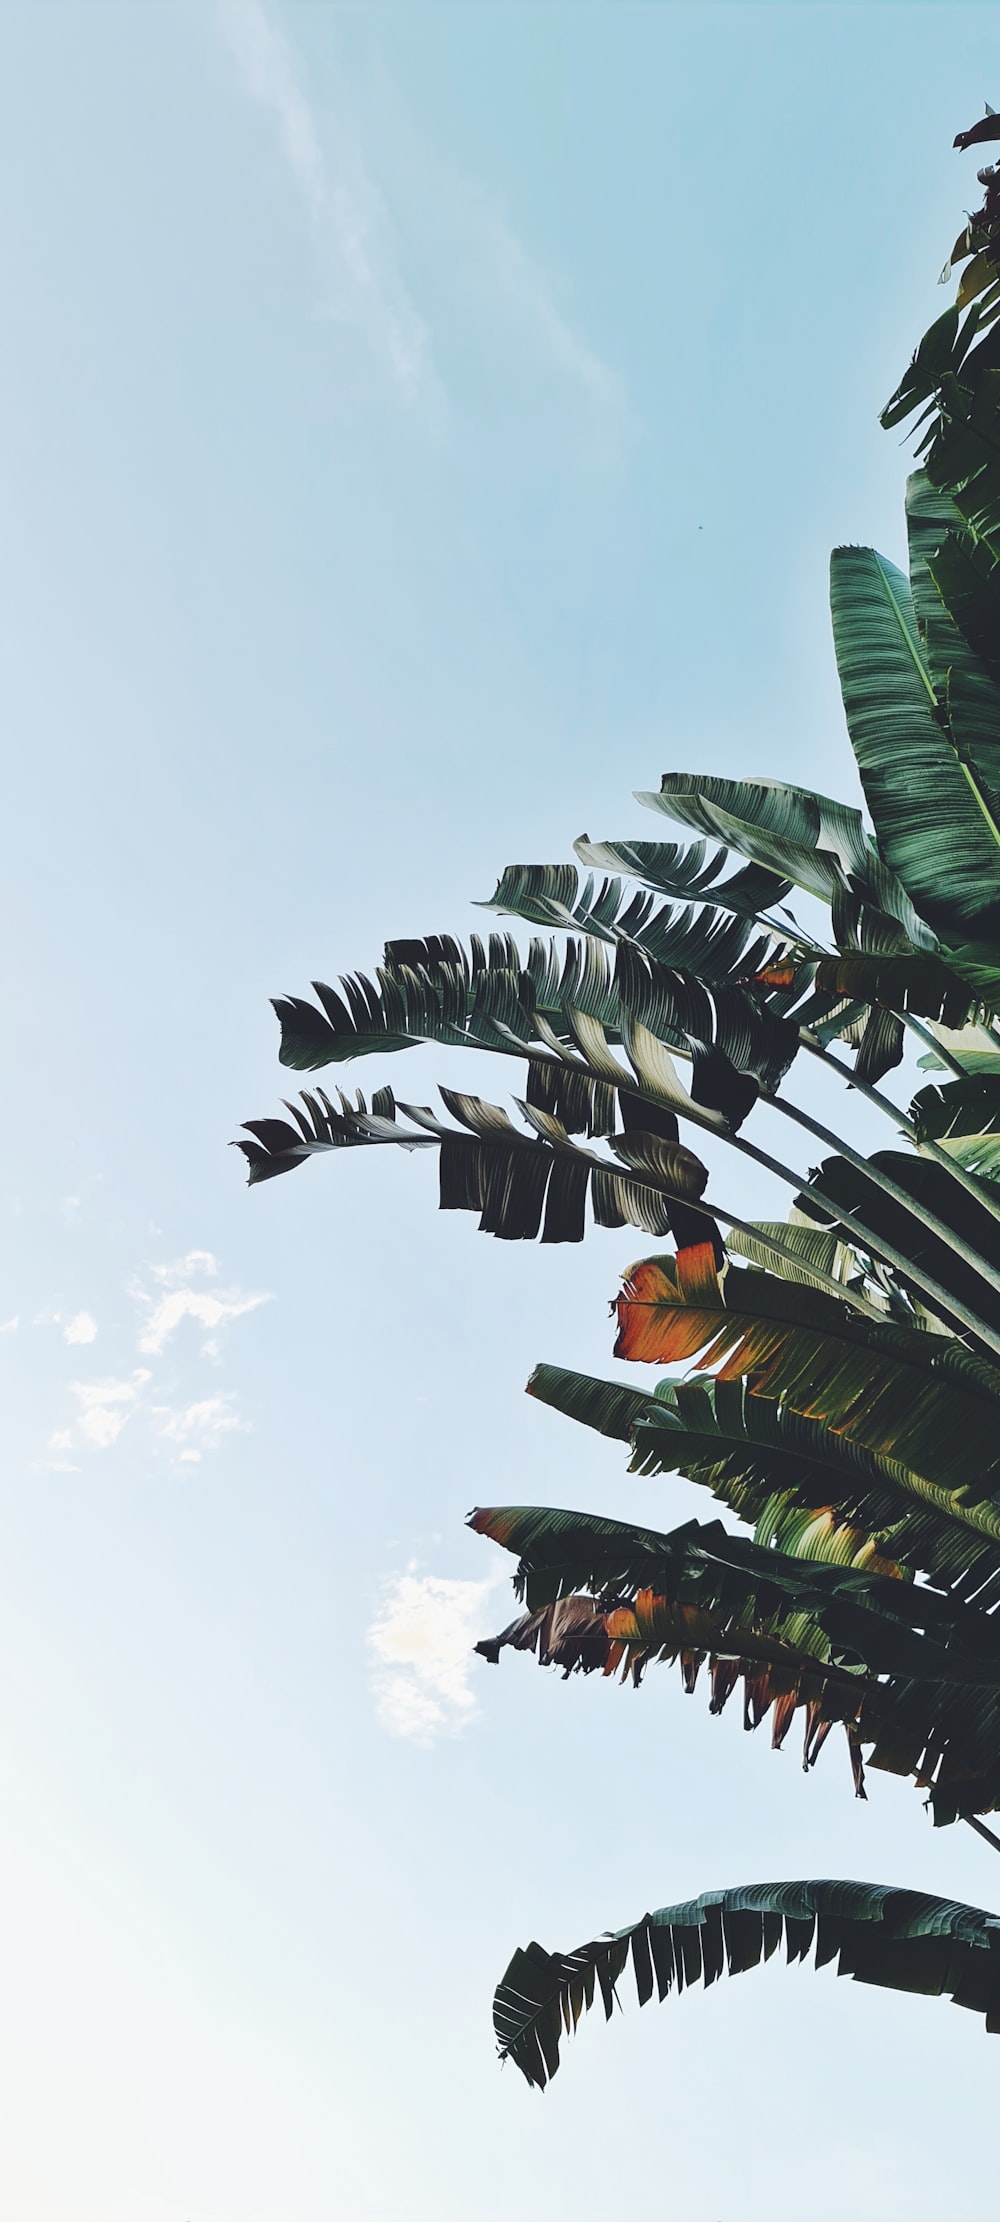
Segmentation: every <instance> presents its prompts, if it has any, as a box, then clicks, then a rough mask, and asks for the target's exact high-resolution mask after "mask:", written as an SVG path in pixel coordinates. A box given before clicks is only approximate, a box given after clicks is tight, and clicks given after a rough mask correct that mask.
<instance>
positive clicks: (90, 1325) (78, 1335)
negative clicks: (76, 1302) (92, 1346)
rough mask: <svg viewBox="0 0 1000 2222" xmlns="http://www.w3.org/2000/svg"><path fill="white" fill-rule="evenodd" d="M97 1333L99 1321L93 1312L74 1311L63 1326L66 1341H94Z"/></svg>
mask: <svg viewBox="0 0 1000 2222" xmlns="http://www.w3.org/2000/svg"><path fill="white" fill-rule="evenodd" d="M96 1334H97V1321H96V1319H95V1318H94V1315H93V1312H74V1313H73V1316H72V1318H71V1319H67V1320H66V1321H65V1323H64V1326H63V1341H64V1342H93V1341H94V1338H95V1336H96Z"/></svg>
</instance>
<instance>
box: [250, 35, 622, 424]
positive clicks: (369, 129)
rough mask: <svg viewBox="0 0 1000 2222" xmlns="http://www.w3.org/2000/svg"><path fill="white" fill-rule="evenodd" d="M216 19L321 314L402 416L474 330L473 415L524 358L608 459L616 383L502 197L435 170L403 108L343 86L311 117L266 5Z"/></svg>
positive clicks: (288, 47) (454, 173)
mask: <svg viewBox="0 0 1000 2222" xmlns="http://www.w3.org/2000/svg"><path fill="white" fill-rule="evenodd" d="M217 5H218V19H219V22H220V25H221V28H222V31H223V35H224V37H225V39H226V42H227V44H228V46H229V48H230V51H231V53H232V55H233V57H234V60H235V62H236V66H237V69H238V72H239V76H240V80H241V82H242V84H243V87H244V89H245V91H246V93H247V95H248V96H249V98H250V99H251V100H253V101H254V102H256V103H257V104H258V106H259V107H260V108H261V109H262V111H264V112H265V113H266V114H267V115H268V116H269V117H270V119H271V123H272V127H273V129H274V131H275V134H276V137H277V140H278V144H279V146H280V149H281V153H282V156H283V159H284V162H285V164H286V167H287V170H288V173H289V175H290V177H291V179H292V181H293V183H294V186H295V189H296V191H297V193H298V195H299V198H300V201H301V204H302V207H303V211H304V213H305V217H306V221H307V222H308V225H309V227H310V230H311V232H312V235H313V238H314V240H315V243H316V249H317V254H318V257H319V261H320V264H321V267H322V271H323V280H324V288H325V293H326V296H327V305H328V307H329V309H330V312H331V313H332V315H333V316H334V317H336V318H339V319H340V320H341V321H342V322H344V323H346V324H350V325H353V326H354V327H355V328H356V330H358V331H359V332H360V333H361V334H362V336H363V337H364V339H365V341H366V343H367V345H368V348H369V351H370V353H371V354H372V356H373V357H374V358H375V360H376V361H378V362H379V363H380V364H381V365H382V368H383V369H384V370H385V371H386V372H387V373H388V374H389V377H390V378H391V380H392V381H393V383H394V385H395V386H396V388H397V389H398V391H399V392H400V393H401V394H402V395H403V396H404V397H405V398H406V399H407V400H412V399H414V398H415V397H417V396H418V395H422V396H424V397H430V396H432V395H433V396H434V397H435V399H438V400H439V399H440V398H441V396H442V392H443V388H442V382H441V377H440V375H439V367H440V364H441V363H442V362H444V361H446V359H447V354H448V350H449V344H450V340H451V337H452V335H453V331H454V328H455V327H458V328H459V329H460V330H461V343H462V344H461V353H462V358H463V361H464V360H466V359H467V358H468V352H469V350H468V340H469V334H470V330H472V331H473V332H475V328H476V327H477V325H478V326H479V331H478V335H477V336H478V365H479V372H478V378H477V409H479V410H480V411H481V409H482V404H483V393H484V390H486V391H488V390H490V388H491V387H495V385H496V383H497V381H499V383H500V385H501V387H502V388H503V390H504V392H505V393H506V392H507V389H508V386H509V378H510V371H511V365H512V362H513V363H514V364H515V366H516V359H517V358H518V357H520V358H521V360H522V361H523V362H526V363H527V364H528V365H529V366H530V370H531V372H532V373H536V374H537V373H538V372H541V373H542V375H543V376H547V377H548V378H549V380H550V382H551V384H552V386H553V388H554V390H555V391H556V392H558V394H559V395H560V396H561V397H562V398H563V399H564V398H565V397H566V396H567V395H570V396H575V397H576V400H577V403H578V405H579V406H580V407H581V408H582V413H583V416H584V419H585V423H586V428H587V443H588V452H589V453H594V454H597V455H602V454H603V455H608V454H614V453H615V452H616V451H617V447H618V443H619V439H620V436H621V434H622V432H623V429H624V428H625V426H626V424H627V421H628V406H627V401H626V396H625V391H624V387H623V385H622V381H621V379H620V377H619V376H618V374H617V372H616V371H614V370H613V369H612V368H611V366H610V365H609V364H608V363H606V362H605V361H604V359H603V358H602V356H601V355H600V353H599V351H598V350H597V348H596V347H594V346H593V345H592V344H591V343H590V341H589V340H587V339H586V338H585V337H584V335H583V334H582V332H581V331H579V330H578V329H577V326H576V325H575V323H574V321H573V319H572V316H571V314H570V312H569V310H568V308H567V307H566V305H565V303H564V302H563V301H561V300H560V287H559V284H558V282H557V280H555V279H554V278H553V275H552V274H551V273H550V272H549V271H548V270H547V269H546V268H545V267H544V266H543V264H542V262H541V261H540V260H539V259H538V257H537V256H536V255H535V254H533V253H532V252H531V249H530V247H529V246H527V245H526V244H525V242H524V241H523V240H522V239H521V238H520V237H519V235H518V233H517V231H516V229H515V227H514V225H513V224H512V223H511V221H510V218H509V215H508V214H507V212H506V211H505V210H504V208H503V206H502V204H501V203H500V201H499V200H498V199H497V197H496V195H495V194H493V193H491V192H490V191H487V190H485V189H484V187H483V186H482V185H481V184H480V183H479V182H478V181H477V179H475V178H474V177H468V176H465V175H463V174H462V173H461V172H460V171H458V170H456V168H455V167H454V166H453V165H452V164H449V163H448V161H447V160H446V159H442V156H441V154H440V152H439V150H438V148H437V147H436V146H435V145H433V144H431V143H430V142H429V141H428V140H427V139H426V138H425V137H424V136H423V135H422V134H421V132H420V130H419V127H418V126H416V125H415V124H414V122H413V120H412V119H411V118H410V117H409V116H408V115H407V114H406V113H405V111H404V110H402V109H401V107H400V105H399V103H398V101H396V100H394V99H392V98H390V113H389V115H388V117H387V116H386V115H385V114H384V113H380V114H379V115H377V116H376V115H373V114H372V113H371V109H370V101H366V99H365V98H364V97H363V96H360V95H358V94H356V92H353V91H352V88H351V86H350V83H349V79H348V78H347V75H346V73H345V72H344V71H343V70H341V71H340V74H339V80H338V90H337V95H336V103H335V108H332V107H331V101H330V95H329V91H328V89H327V91H326V93H325V97H324V107H323V111H322V114H321V113H320V112H319V111H318V109H317V107H316V106H315V105H314V104H313V102H312V101H311V100H310V98H309V95H308V93H307V91H306V89H305V85H304V82H303V71H302V68H301V66H300V63H299V59H298V56H297V55H296V53H295V50H294V48H293V46H292V44H291V42H290V40H289V38H288V37H287V35H286V34H285V32H284V31H283V29H282V28H281V24H280V21H279V19H278V17H277V15H276V13H275V12H274V11H273V10H272V9H269V8H268V7H267V6H266V5H265V0H217ZM324 29H325V33H326V39H325V54H326V57H327V60H328V61H331V60H336V56H335V51H334V33H333V28H332V22H331V18H330V17H329V16H327V17H326V18H325V21H324ZM362 137H363V139H364V146H362ZM376 177H377V182H376ZM407 265H409V266H410V267H413V266H414V265H419V266H420V268H421V270H422V271H423V272H424V273H425V285H424V293H425V296H427V297H432V298H433V297H436V298H437V300H438V301H441V300H442V299H445V300H446V301H447V309H446V311H445V312H444V313H443V314H442V317H441V319H440V321H439V327H438V329H437V330H436V332H435V335H434V354H436V355H437V358H438V362H437V363H435V361H434V359H433V357H432V342H431V335H430V332H429V329H428V323H427V320H426V317H425V315H424V313H422V308H419V307H418V306H417V303H416V302H415V300H414V299H413V297H412V293H411V291H410V289H409V287H408V286H407V284H406V282H405V280H404V278H403V275H402V271H403V268H404V267H406V266H407ZM460 375H464V372H463V373H461V374H460ZM532 406H533V407H534V406H535V389H534V387H533V389H532Z"/></svg>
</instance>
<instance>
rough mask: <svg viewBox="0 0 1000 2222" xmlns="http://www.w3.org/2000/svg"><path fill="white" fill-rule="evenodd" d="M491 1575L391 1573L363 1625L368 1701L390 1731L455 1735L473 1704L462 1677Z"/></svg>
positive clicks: (416, 1739)
mask: <svg viewBox="0 0 1000 2222" xmlns="http://www.w3.org/2000/svg"><path fill="white" fill-rule="evenodd" d="M495 1586H496V1584H495V1581H492V1580H490V1581H484V1582H456V1581H448V1580H446V1579H445V1578H444V1577H442V1576H441V1575H437V1574H423V1575H420V1574H416V1573H414V1572H413V1571H412V1570H411V1571H409V1572H407V1573H405V1574H396V1575H394V1576H393V1577H392V1579H391V1581H389V1582H387V1584H386V1587H385V1593H384V1597H383V1602H382V1606H381V1610H380V1611H379V1612H378V1613H377V1614H376V1617H375V1619H374V1620H373V1622H372V1624H371V1627H370V1628H369V1630H368V1642H369V1645H370V1648H371V1650H372V1652H373V1653H374V1658H375V1662H376V1663H375V1667H374V1673H373V1682H374V1690H375V1707H376V1712H377V1714H378V1718H379V1720H380V1722H381V1724H382V1727H383V1728H387V1729H388V1730H389V1733H390V1735H393V1736H406V1737H408V1738H409V1739H410V1741H411V1742H413V1743H417V1744H429V1743H432V1742H433V1741H434V1739H435V1737H437V1736H440V1735H443V1734H454V1733H455V1731H456V1730H457V1729H459V1728H461V1727H463V1726H464V1725H465V1723H466V1722H467V1721H468V1720H469V1719H470V1718H471V1716H472V1714H473V1713H474V1712H475V1710H476V1700H475V1697H474V1695H473V1692H472V1690H471V1688H470V1687H469V1678H470V1674H471V1672H472V1669H473V1666H474V1663H475V1662H474V1659H473V1648H472V1647H473V1645H474V1643H475V1641H476V1638H477V1637H478V1636H479V1635H481V1634H482V1629H481V1628H480V1626H479V1619H480V1614H481V1609H482V1606H483V1602H484V1600H485V1598H486V1597H487V1596H488V1595H489V1593H490V1591H491V1590H492V1589H493V1588H495Z"/></svg>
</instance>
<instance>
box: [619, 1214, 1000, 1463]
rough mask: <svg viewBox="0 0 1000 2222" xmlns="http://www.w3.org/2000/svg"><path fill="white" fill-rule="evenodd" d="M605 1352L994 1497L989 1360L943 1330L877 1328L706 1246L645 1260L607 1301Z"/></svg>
mask: <svg viewBox="0 0 1000 2222" xmlns="http://www.w3.org/2000/svg"><path fill="white" fill-rule="evenodd" d="M617 1314H618V1339H617V1341H616V1344H615V1356H616V1357H617V1358H625V1359H630V1360H635V1361H638V1362H639V1363H641V1364H648V1365H658V1366H673V1365H688V1364H690V1362H691V1361H692V1360H696V1361H697V1364H698V1369H699V1371H701V1372H708V1371H709V1370H713V1371H716V1372H717V1374H718V1377H719V1378H720V1379H722V1380H740V1379H748V1378H749V1379H751V1380H752V1385H753V1388H754V1392H755V1394H757V1395H760V1396H762V1397H767V1398H771V1399H773V1400H775V1401H778V1402H784V1403H787V1404H788V1405H790V1406H791V1408H792V1409H793V1410H795V1411H799V1412H802V1413H803V1414H804V1415H805V1416H806V1417H807V1418H812V1419H816V1420H821V1421H825V1422H827V1423H828V1424H829V1425H831V1426H834V1427H836V1428H837V1429H838V1430H839V1431H840V1432H841V1433H842V1434H844V1435H845V1436H846V1437H848V1438H849V1439H850V1440H852V1441H855V1442H860V1443H863V1444H864V1445H865V1446H866V1447H867V1448H868V1449H870V1450H872V1451H874V1452H876V1453H877V1454H878V1455H879V1456H881V1457H885V1458H894V1459H897V1460H898V1461H899V1463H900V1464H901V1465H903V1466H906V1467H909V1468H910V1469H912V1471H913V1472H914V1473H918V1474H930V1475H935V1474H938V1473H940V1474H943V1475H946V1476H947V1483H948V1487H949V1490H950V1491H961V1492H962V1493H963V1497H964V1498H965V1500H966V1501H967V1502H972V1503H982V1502H984V1501H985V1500H986V1499H987V1498H991V1497H995V1496H997V1495H998V1494H1000V1368H998V1367H996V1366H992V1365H988V1364H987V1363H985V1361H983V1360H981V1359H977V1358H976V1357H974V1356H973V1354H972V1352H971V1351H968V1350H966V1349H965V1348H964V1347H963V1346H962V1345H961V1344H959V1343H958V1342H956V1341H954V1340H952V1339H951V1338H950V1337H947V1336H943V1335H941V1336H939V1335H931V1334H927V1333H926V1332H925V1331H922V1330H920V1329H917V1328H915V1327H904V1326H899V1325H896V1324H895V1323H893V1324H889V1323H886V1324H882V1323H881V1322H879V1321H874V1320H871V1319H868V1318H866V1317H864V1316H863V1315H862V1314H861V1313H859V1312H857V1311H855V1310H852V1308H851V1306H850V1305H849V1304H847V1303H842V1302H841V1301H840V1300H839V1299H838V1298H837V1297H835V1296H831V1295H828V1294H827V1293H826V1292H825V1291H823V1290H821V1289H811V1288H805V1287H800V1286H792V1285H790V1284H788V1283H786V1282H784V1281H782V1280H780V1279H778V1278H777V1277H776V1276H775V1275H773V1274H770V1273H759V1272H755V1271H754V1270H753V1269H752V1268H744V1267H739V1266H735V1265H731V1266H730V1267H729V1269H728V1272H727V1273H726V1275H725V1279H724V1282H723V1281H721V1280H720V1278H719V1275H718V1273H717V1272H716V1271H715V1270H714V1269H713V1267H712V1262H711V1259H710V1257H709V1256H708V1255H707V1253H706V1252H701V1253H697V1254H696V1253H694V1252H692V1253H688V1254H684V1253H680V1254H678V1256H677V1257H670V1256H661V1257H652V1258H645V1259H643V1260H641V1261H640V1262H639V1264H637V1265H634V1266H632V1267H631V1269H630V1271H629V1272H628V1274H627V1275H626V1277H625V1286H624V1289H623V1292H622V1294H621V1295H620V1297H619V1298H618V1303H617Z"/></svg>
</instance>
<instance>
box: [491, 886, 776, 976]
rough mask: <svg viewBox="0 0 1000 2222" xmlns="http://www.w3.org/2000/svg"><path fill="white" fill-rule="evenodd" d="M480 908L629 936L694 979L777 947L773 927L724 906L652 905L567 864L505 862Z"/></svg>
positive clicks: (742, 969) (740, 966)
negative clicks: (764, 929) (758, 927)
mask: <svg viewBox="0 0 1000 2222" xmlns="http://www.w3.org/2000/svg"><path fill="white" fill-rule="evenodd" d="M482 908H483V909H484V910H496V911H499V912H501V913H502V914H503V915H505V916H508V917H515V918H524V919H526V920H527V921H528V922H529V923H530V924H531V925H536V926H554V927H556V928H561V929H563V930H564V931H567V932H570V933H572V932H577V933H586V934H593V935H594V936H595V937H596V939H597V940H598V941H606V942H609V943H614V942H617V941H632V942H635V944H636V946H637V947H638V948H640V949H645V950H646V952H647V953H648V955H649V956H651V957H655V958H656V960H657V962H658V963H660V964H665V965H673V966H678V967H680V968H681V969H683V970H684V971H685V972H692V973H695V974H696V975H697V977H698V978H699V979H700V980H708V981H730V980H732V979H734V978H746V977H749V978H751V979H752V978H753V976H754V974H755V973H757V972H760V971H762V970H763V968H764V966H765V965H767V964H768V963H770V962H772V961H774V960H775V958H776V956H777V955H778V953H780V951H781V948H782V946H783V945H782V943H781V942H779V941H777V940H776V938H775V936H774V935H773V934H768V935H764V934H761V933H759V932H757V933H755V931H754V921H753V920H752V919H749V918H746V917H737V916H735V915H734V914H732V913H730V912H729V911H728V910H721V909H718V910H717V909H715V908H714V907H712V906H709V905H707V904H703V905H702V906H701V907H700V908H696V907H695V906H694V905H692V904H691V903H686V904H684V906H683V907H682V908H681V909H677V908H675V907H673V906H672V905H670V904H666V903H661V904H657V902H656V898H655V897H654V896H653V895H651V894H649V893H646V892H639V891H631V892H630V891H629V890H628V889H626V888H625V887H624V886H623V884H622V881H621V880H620V879H604V880H602V881H601V882H600V883H599V884H595V881H594V879H593V877H592V876H590V875H588V877H587V878H586V879H585V880H584V881H582V882H581V879H580V875H579V873H578V872H577V869H576V866H575V865H573V864H509V865H508V867H507V870H506V871H505V872H504V874H503V877H502V879H501V880H500V881H499V883H498V886H497V888H496V891H495V893H494V894H493V895H491V897H490V899H489V902H488V903H484V904H483V905H482Z"/></svg>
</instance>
